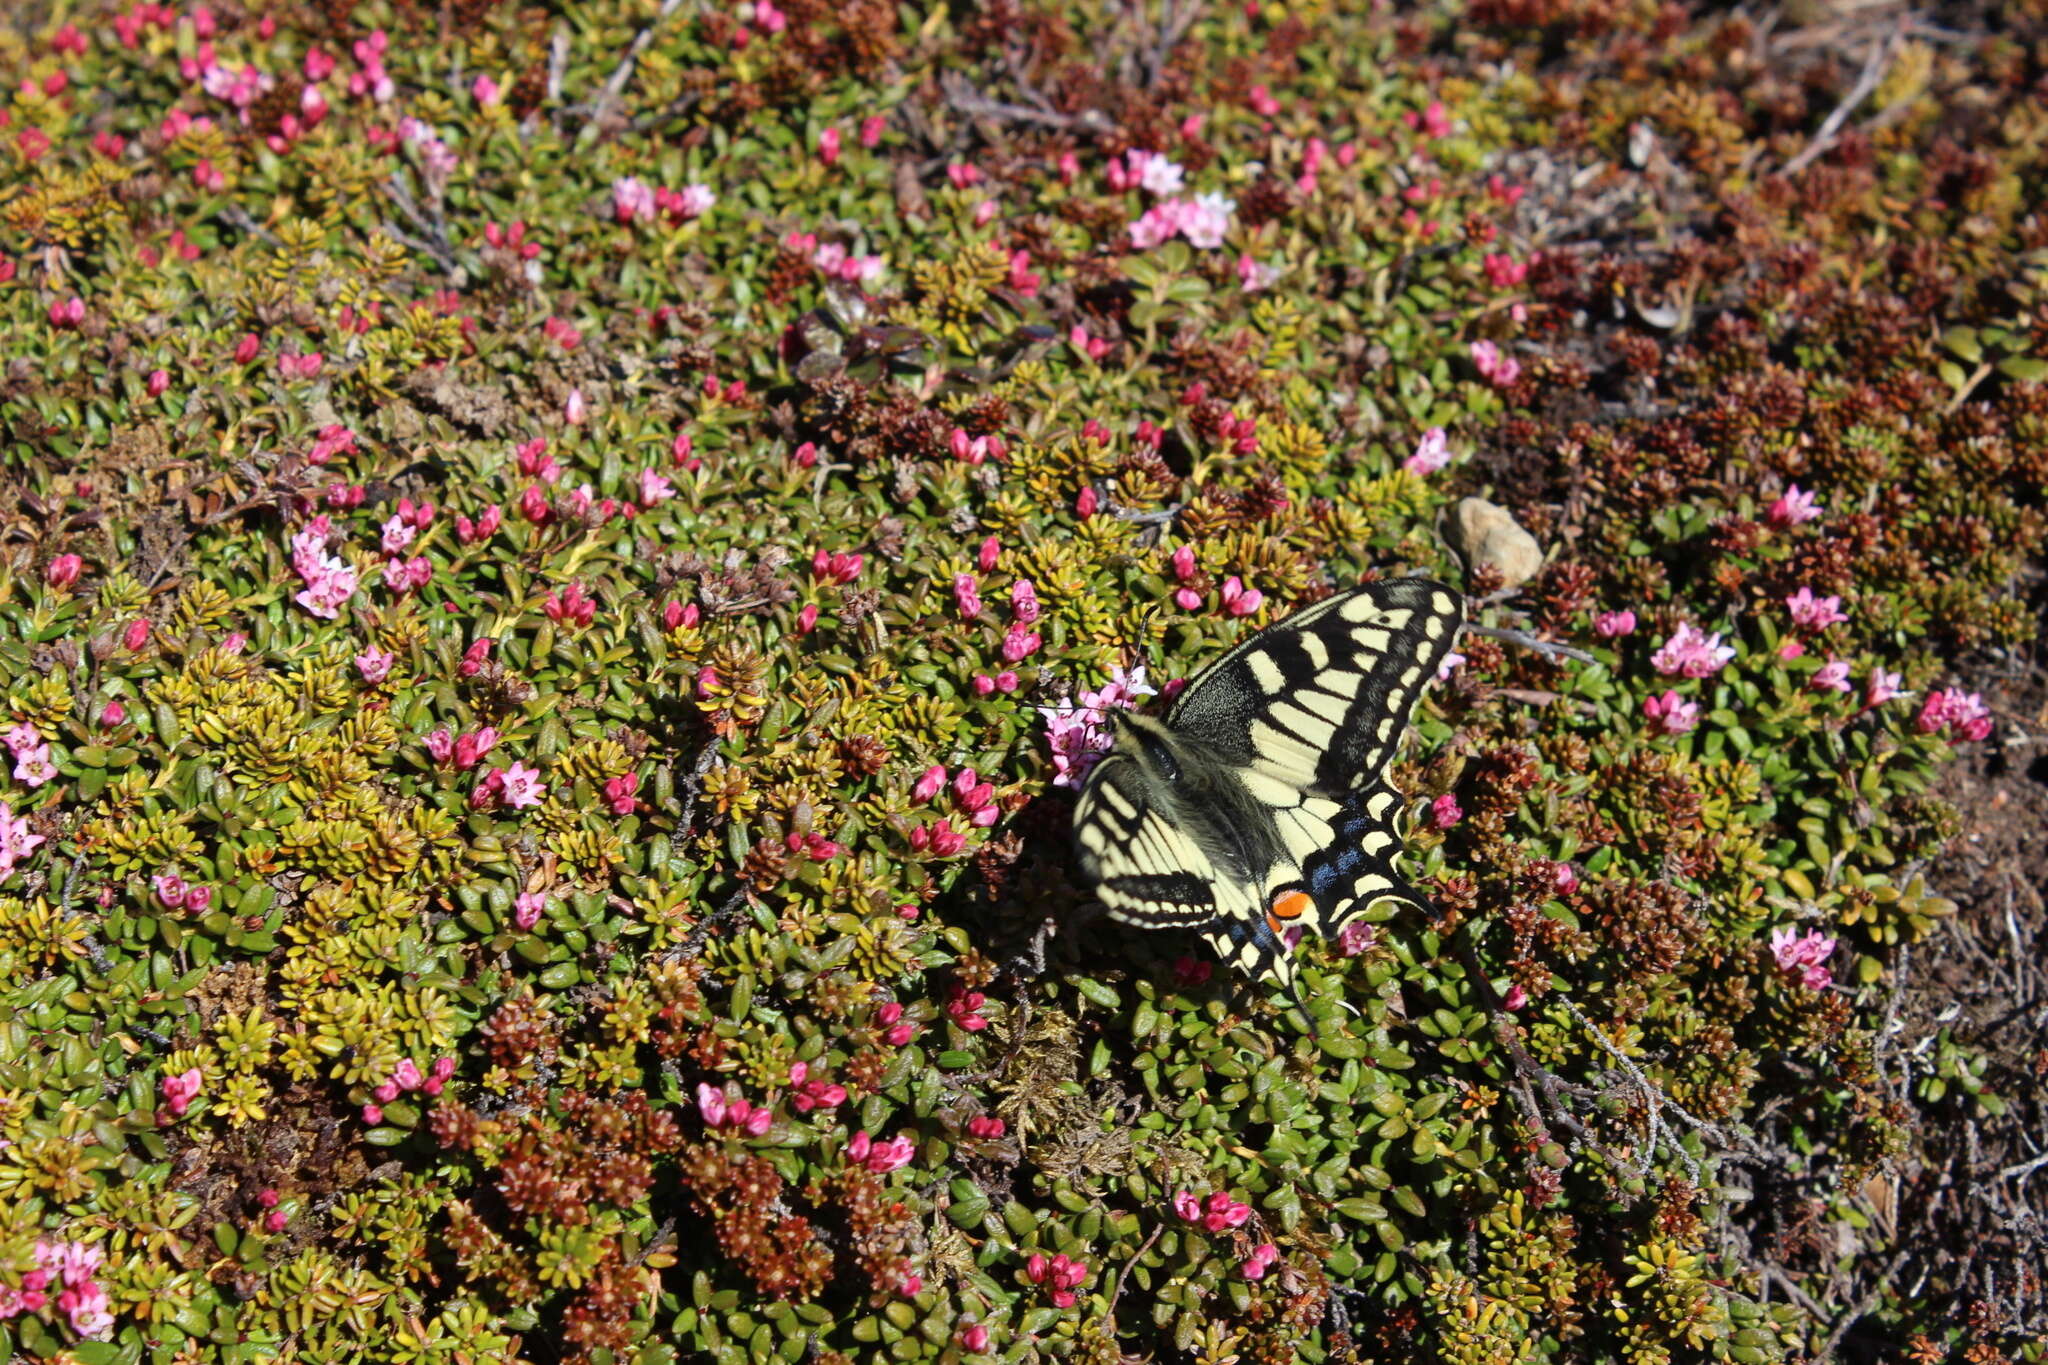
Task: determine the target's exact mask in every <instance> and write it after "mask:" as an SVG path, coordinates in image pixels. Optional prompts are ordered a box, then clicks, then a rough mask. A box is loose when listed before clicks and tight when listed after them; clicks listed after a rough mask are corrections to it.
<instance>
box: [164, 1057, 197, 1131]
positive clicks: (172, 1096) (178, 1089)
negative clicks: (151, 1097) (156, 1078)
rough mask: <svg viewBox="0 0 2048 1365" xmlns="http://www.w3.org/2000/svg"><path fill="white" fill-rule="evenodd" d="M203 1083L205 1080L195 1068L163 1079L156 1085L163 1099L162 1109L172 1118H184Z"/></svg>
mask: <svg viewBox="0 0 2048 1365" xmlns="http://www.w3.org/2000/svg"><path fill="white" fill-rule="evenodd" d="M205 1081H206V1078H205V1077H204V1076H203V1075H201V1074H200V1072H199V1068H198V1067H196V1066H195V1067H193V1068H191V1069H190V1070H188V1071H183V1072H180V1073H179V1074H178V1075H176V1076H166V1077H164V1078H163V1080H162V1081H160V1082H158V1083H157V1089H158V1090H159V1091H161V1092H162V1094H163V1097H164V1108H166V1109H168V1110H170V1111H171V1115H172V1117H174V1118H183V1117H185V1111H186V1110H187V1109H189V1108H191V1107H192V1101H194V1100H196V1099H198V1098H199V1088H200V1086H201V1085H203V1084H204V1083H205Z"/></svg>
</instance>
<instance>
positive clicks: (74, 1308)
mask: <svg viewBox="0 0 2048 1365" xmlns="http://www.w3.org/2000/svg"><path fill="white" fill-rule="evenodd" d="M106 1259H107V1253H106V1252H105V1250H103V1249H102V1248H100V1247H97V1246H93V1245H91V1244H90V1243H87V1242H72V1241H54V1240H52V1239H50V1238H47V1237H45V1238H39V1239H37V1241H36V1250H35V1261H36V1263H35V1268H34V1269H32V1270H28V1271H25V1272H23V1274H22V1277H21V1288H19V1289H12V1288H9V1287H7V1286H6V1285H0V1319H5V1318H12V1317H18V1316H20V1315H21V1314H23V1313H40V1312H42V1311H43V1310H44V1309H45V1308H51V1307H54V1308H55V1309H56V1310H57V1311H58V1312H59V1313H62V1314H63V1315H64V1316H65V1318H66V1319H68V1320H69V1321H70V1323H71V1330H72V1331H74V1332H76V1333H77V1334H78V1335H79V1336H81V1337H104V1336H106V1335H107V1334H108V1333H109V1332H110V1331H111V1330H112V1328H113V1326H114V1315H113V1314H112V1313H111V1312H110V1311H108V1308H107V1291H106V1289H105V1287H104V1286H102V1285H101V1284H100V1283H99V1282H98V1281H96V1280H94V1279H93V1273H94V1272H95V1271H97V1270H98V1269H99V1268H100V1266H101V1265H103V1264H105V1262H106ZM52 1285H61V1286H62V1287H61V1288H60V1289H58V1291H57V1292H56V1293H55V1294H52V1293H51V1292H50V1288H51V1286H52Z"/></svg>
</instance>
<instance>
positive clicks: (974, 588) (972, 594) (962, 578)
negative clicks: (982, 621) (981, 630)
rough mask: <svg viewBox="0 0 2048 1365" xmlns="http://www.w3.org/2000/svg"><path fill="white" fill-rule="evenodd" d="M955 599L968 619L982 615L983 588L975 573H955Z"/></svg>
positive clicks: (961, 612)
mask: <svg viewBox="0 0 2048 1365" xmlns="http://www.w3.org/2000/svg"><path fill="white" fill-rule="evenodd" d="M953 601H954V603H955V604H956V605H957V606H958V607H959V608H960V614H961V615H962V616H964V617H966V618H967V619H968V620H970V621H971V620H973V619H974V618H975V617H977V616H979V615H981V588H980V585H979V584H977V583H976V582H975V579H974V575H973V574H971V573H963V574H956V575H954V577H953Z"/></svg>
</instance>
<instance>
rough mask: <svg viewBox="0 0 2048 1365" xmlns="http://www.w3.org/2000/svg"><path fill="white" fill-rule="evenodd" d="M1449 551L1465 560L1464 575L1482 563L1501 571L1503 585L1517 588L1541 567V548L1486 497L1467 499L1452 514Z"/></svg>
mask: <svg viewBox="0 0 2048 1365" xmlns="http://www.w3.org/2000/svg"><path fill="white" fill-rule="evenodd" d="M1449 537H1450V542H1451V548H1452V549H1454V550H1456V551H1457V552H1458V553H1459V554H1461V555H1463V556H1464V557H1465V569H1466V572H1468V573H1469V572H1471V571H1472V570H1473V569H1476V568H1478V567H1479V566H1480V565H1481V564H1491V565H1493V566H1494V567H1495V568H1497V569H1499V570H1500V574H1501V580H1502V583H1503V585H1504V586H1506V587H1510V588H1518V587H1520V586H1521V585H1522V584H1524V583H1526V582H1528V581H1529V580H1530V579H1532V578H1534V577H1535V576H1536V573H1537V571H1538V570H1539V569H1541V568H1542V567H1543V547H1542V546H1541V545H1538V544H1537V543H1536V537H1534V536H1532V535H1530V534H1529V533H1528V532H1527V531H1525V530H1523V529H1522V528H1521V526H1520V525H1518V524H1517V523H1516V521H1515V519H1514V517H1512V516H1511V515H1509V513H1508V510H1507V509H1506V508H1504V507H1500V506H1498V505H1496V504H1494V503H1490V502H1488V501H1487V500H1486V499H1485V498H1466V499H1464V500H1463V501H1461V502H1459V504H1458V506H1457V508H1456V510H1454V511H1453V512H1452V513H1451V522H1450V527H1449Z"/></svg>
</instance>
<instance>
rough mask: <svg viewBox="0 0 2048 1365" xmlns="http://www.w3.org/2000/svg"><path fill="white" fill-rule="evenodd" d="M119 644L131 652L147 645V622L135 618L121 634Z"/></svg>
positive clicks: (140, 618)
mask: <svg viewBox="0 0 2048 1365" xmlns="http://www.w3.org/2000/svg"><path fill="white" fill-rule="evenodd" d="M121 643H122V644H123V645H125V646H126V647H127V648H128V649H129V650H130V651H131V652H132V651H134V650H138V649H141V648H142V647H143V646H144V645H146V644H148V643H149V622H148V621H147V620H145V619H143V618H142V617H139V616H138V617H136V618H135V619H134V620H133V621H130V622H129V623H128V629H127V630H125V631H123V632H121Z"/></svg>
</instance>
